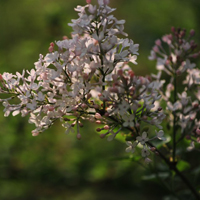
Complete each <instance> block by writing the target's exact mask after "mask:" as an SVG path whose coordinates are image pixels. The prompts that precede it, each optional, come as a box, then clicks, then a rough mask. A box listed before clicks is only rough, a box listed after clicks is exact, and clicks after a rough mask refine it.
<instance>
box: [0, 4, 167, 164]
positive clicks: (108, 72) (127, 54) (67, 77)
mask: <svg viewBox="0 0 200 200" xmlns="http://www.w3.org/2000/svg"><path fill="white" fill-rule="evenodd" d="M87 3H88V4H87V5H86V6H78V7H77V8H76V9H75V10H76V11H77V12H78V15H79V18H78V19H76V20H72V23H70V24H69V25H70V26H72V28H73V31H74V32H73V33H72V38H71V39H68V38H67V37H64V38H63V40H60V41H56V42H53V43H51V44H50V47H49V53H47V54H46V55H45V56H43V55H40V57H39V60H38V61H37V62H36V63H35V68H34V69H31V70H30V71H28V70H27V71H23V72H22V74H20V73H18V72H17V73H16V74H11V73H3V74H2V75H0V82H1V88H0V93H1V94H7V95H8V96H6V97H5V95H4V98H2V99H1V101H2V102H3V105H4V107H5V108H4V112H5V114H4V116H8V115H9V114H10V113H12V115H13V116H15V115H17V114H20V113H21V115H22V116H26V115H29V116H30V117H29V123H33V124H35V126H36V128H35V129H34V130H33V131H32V135H33V136H37V135H38V134H39V133H41V132H43V131H44V130H46V129H48V128H49V127H50V126H51V125H53V124H54V122H55V121H56V120H60V121H61V123H62V125H63V127H64V128H65V129H66V133H69V132H76V134H77V138H78V139H80V138H81V133H80V128H81V127H83V120H89V121H91V122H95V123H96V124H98V125H99V128H97V131H98V132H101V131H103V130H104V131H105V133H102V134H101V135H100V136H101V137H102V138H103V137H105V136H107V135H108V140H112V139H113V138H115V136H116V135H117V134H118V133H119V132H121V130H122V129H128V130H129V131H130V132H131V135H132V136H133V137H132V140H133V141H135V142H133V143H132V142H131V141H129V142H128V143H127V144H128V145H129V150H127V151H130V147H131V148H132V149H131V152H133V150H134V148H135V147H136V146H137V144H139V143H140V144H141V145H143V148H142V156H143V157H145V158H146V160H147V161H148V156H149V154H150V153H149V152H150V148H149V146H148V144H147V142H148V141H149V140H150V139H149V138H148V137H147V132H142V131H140V126H141V124H145V123H147V124H150V125H153V126H155V127H156V128H157V130H159V131H156V133H151V134H150V133H148V134H150V135H152V138H151V139H156V138H157V139H161V140H162V139H163V140H164V139H165V138H164V137H163V135H164V133H163V131H162V130H161V129H162V126H161V122H162V120H163V119H164V117H165V115H164V114H163V112H162V109H161V108H157V107H156V106H155V105H156V102H157V101H158V100H159V99H160V97H161V95H160V94H159V93H158V91H157V82H156V81H155V82H150V81H149V79H147V78H145V77H141V76H135V74H134V72H133V71H132V70H131V68H130V67H129V65H128V64H129V63H133V64H137V63H136V59H137V55H138V47H139V45H138V44H134V42H133V41H132V40H130V39H128V38H119V37H118V35H124V36H127V34H126V33H124V32H123V29H124V26H123V24H124V23H125V21H124V20H117V19H116V18H115V17H114V16H113V15H111V14H110V13H112V12H113V11H114V10H115V9H113V8H110V7H109V6H108V3H109V1H108V0H98V6H97V5H95V6H93V5H91V4H90V1H87ZM15 99H18V100H17V101H16V100H15Z"/></svg>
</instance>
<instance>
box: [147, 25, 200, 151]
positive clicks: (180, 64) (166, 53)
mask: <svg viewBox="0 0 200 200" xmlns="http://www.w3.org/2000/svg"><path fill="white" fill-rule="evenodd" d="M171 31H172V33H171V34H168V35H164V36H163V37H162V40H160V39H158V40H156V41H155V46H154V47H153V49H152V51H151V55H150V56H149V59H150V60H156V61H157V70H158V71H159V72H158V74H157V75H152V76H153V78H154V79H156V80H157V83H158V87H160V90H161V91H162V92H161V93H162V97H163V99H164V101H165V102H167V105H166V106H167V109H166V111H167V116H168V121H169V122H170V123H169V125H170V126H171V127H174V126H176V127H178V128H179V129H180V132H181V135H180V138H179V141H180V140H181V139H183V138H184V137H185V138H187V139H189V140H191V145H192V146H190V147H189V148H188V150H191V149H192V148H193V147H194V142H198V143H200V131H199V130H200V129H199V128H200V115H199V111H200V104H199V103H200V92H199V89H200V87H199V83H200V70H199V69H198V68H196V64H195V63H193V61H194V60H195V59H196V58H197V57H199V56H200V52H197V51H196V48H197V44H196V43H195V42H194V40H192V37H193V36H194V34H195V31H194V30H191V31H190V33H189V36H187V35H186V31H185V29H180V28H178V29H176V28H174V27H172V29H171ZM162 72H165V74H163V75H164V76H165V80H167V81H163V80H161V77H162ZM164 76H163V77H164ZM183 86H184V87H183ZM176 131H177V130H176Z"/></svg>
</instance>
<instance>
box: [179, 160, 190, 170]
mask: <svg viewBox="0 0 200 200" xmlns="http://www.w3.org/2000/svg"><path fill="white" fill-rule="evenodd" d="M176 166H177V169H178V170H179V171H181V172H182V171H184V170H187V169H189V168H190V164H189V163H188V162H186V161H184V160H180V161H179V162H178V163H177V165H176Z"/></svg>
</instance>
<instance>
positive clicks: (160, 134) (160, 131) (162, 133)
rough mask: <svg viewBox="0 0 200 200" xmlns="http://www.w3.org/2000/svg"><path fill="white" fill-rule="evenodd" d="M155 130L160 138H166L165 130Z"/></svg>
mask: <svg viewBox="0 0 200 200" xmlns="http://www.w3.org/2000/svg"><path fill="white" fill-rule="evenodd" d="M155 132H156V136H157V138H158V139H159V140H163V141H165V140H166V138H165V137H164V131H163V130H159V131H158V132H157V131H156V130H155Z"/></svg>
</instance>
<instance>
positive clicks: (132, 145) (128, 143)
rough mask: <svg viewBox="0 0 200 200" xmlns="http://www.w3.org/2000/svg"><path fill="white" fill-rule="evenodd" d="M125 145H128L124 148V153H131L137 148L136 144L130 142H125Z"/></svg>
mask: <svg viewBox="0 0 200 200" xmlns="http://www.w3.org/2000/svg"><path fill="white" fill-rule="evenodd" d="M126 144H127V145H128V147H127V148H126V150H125V151H126V152H127V153H129V152H131V153H133V152H134V151H135V147H136V146H137V144H138V143H137V142H131V141H127V142H126Z"/></svg>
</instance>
